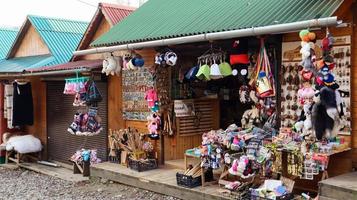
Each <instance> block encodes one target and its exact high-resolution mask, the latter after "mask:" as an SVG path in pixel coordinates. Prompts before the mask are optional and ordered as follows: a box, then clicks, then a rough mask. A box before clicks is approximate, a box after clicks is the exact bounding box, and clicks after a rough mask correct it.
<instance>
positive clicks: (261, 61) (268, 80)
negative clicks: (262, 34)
mask: <svg viewBox="0 0 357 200" xmlns="http://www.w3.org/2000/svg"><path fill="white" fill-rule="evenodd" d="M249 84H250V86H252V87H253V88H255V89H256V92H257V93H258V95H259V96H260V97H263V98H264V97H272V96H275V86H274V76H273V73H272V72H271V67H270V61H269V57H268V54H267V51H266V49H265V45H264V40H263V39H261V47H260V52H259V55H258V58H257V63H256V65H255V69H254V71H253V73H252V76H251V80H250V82H249Z"/></svg>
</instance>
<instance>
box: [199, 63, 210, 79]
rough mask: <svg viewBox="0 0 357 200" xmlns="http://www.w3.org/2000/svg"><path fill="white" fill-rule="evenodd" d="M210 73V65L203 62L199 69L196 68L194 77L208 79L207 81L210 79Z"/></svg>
mask: <svg viewBox="0 0 357 200" xmlns="http://www.w3.org/2000/svg"><path fill="white" fill-rule="evenodd" d="M210 73H211V69H210V67H209V66H208V65H207V64H205V65H202V66H201V67H200V69H199V70H198V72H197V74H196V77H197V78H198V79H200V80H208V81H209V80H211V78H210Z"/></svg>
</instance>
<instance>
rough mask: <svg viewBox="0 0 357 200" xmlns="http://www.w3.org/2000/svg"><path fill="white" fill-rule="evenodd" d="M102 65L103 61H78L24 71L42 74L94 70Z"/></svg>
mask: <svg viewBox="0 0 357 200" xmlns="http://www.w3.org/2000/svg"><path fill="white" fill-rule="evenodd" d="M102 64H103V60H80V61H74V62H68V63H64V64H59V65H53V66H46V67H39V68H33V69H29V70H26V71H28V72H43V71H56V70H69V69H81V68H88V69H95V68H100V67H102Z"/></svg>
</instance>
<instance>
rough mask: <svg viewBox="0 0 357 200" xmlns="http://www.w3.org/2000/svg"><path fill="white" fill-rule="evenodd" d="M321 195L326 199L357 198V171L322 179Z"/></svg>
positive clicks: (355, 199) (342, 199) (352, 199)
mask: <svg viewBox="0 0 357 200" xmlns="http://www.w3.org/2000/svg"><path fill="white" fill-rule="evenodd" d="M319 195H320V196H321V197H323V198H325V199H326V200H330V199H332V200H357V172H353V173H348V174H343V175H340V176H336V177H333V178H329V179H326V180H323V181H320V182H319ZM320 199H321V198H320Z"/></svg>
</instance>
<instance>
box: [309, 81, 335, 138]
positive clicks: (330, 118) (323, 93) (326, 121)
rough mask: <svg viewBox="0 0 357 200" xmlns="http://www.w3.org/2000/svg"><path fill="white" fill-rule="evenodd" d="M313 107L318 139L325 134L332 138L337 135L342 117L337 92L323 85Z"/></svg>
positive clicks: (314, 125) (313, 120)
mask: <svg viewBox="0 0 357 200" xmlns="http://www.w3.org/2000/svg"><path fill="white" fill-rule="evenodd" d="M314 102H315V104H314V106H313V109H312V126H313V128H314V130H315V135H316V138H317V139H318V140H321V139H322V137H323V136H326V137H327V138H332V137H335V136H336V135H337V132H338V130H339V125H340V117H339V112H338V109H337V102H336V93H335V91H334V90H333V89H331V88H329V87H322V88H321V89H320V92H319V93H318V94H317V95H315V98H314Z"/></svg>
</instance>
